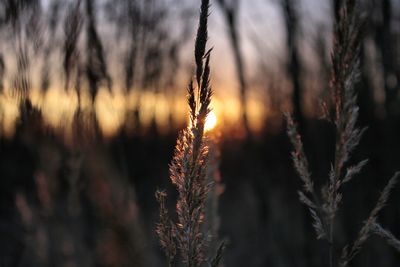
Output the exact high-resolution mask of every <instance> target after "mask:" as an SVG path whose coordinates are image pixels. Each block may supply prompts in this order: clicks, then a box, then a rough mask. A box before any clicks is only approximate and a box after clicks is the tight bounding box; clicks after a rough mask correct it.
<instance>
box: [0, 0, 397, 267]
mask: <svg viewBox="0 0 400 267" xmlns="http://www.w3.org/2000/svg"><path fill="white" fill-rule="evenodd" d="M371 1H372V0H371ZM44 2H46V5H45V4H44ZM392 2H393V1H391V0H382V5H380V4H377V3H376V1H372V2H371V3H372V4H371V5H372V7H375V6H377V7H378V6H379V7H381V9H382V14H384V15H385V16H389V15H390V18H387V17H385V16H383V17H382V21H381V24H382V25H380V24H379V25H380V26H381V27H380V28H379V27H378V26H376V28H377V29H375V30H376V31H377V33H374V34H376V36H374V38H375V39H374V42H375V44H374V45H373V48H374V49H375V50H374V49H372V50H371V47H370V46H371V44H370V43H371V42H372V41H371V39H373V38H372V37H371V36H373V34H372V33H371V32H369V31H371V27H372V26H371V24H373V23H372V22H371V21H369V17H368V16H366V15H364V12H365V10H366V9H367V8H365V6H368V5H366V3H364V2H363V1H355V0H342V1H340V0H334V1H332V3H331V5H332V9H333V12H332V13H333V14H332V18H333V21H334V23H333V29H332V36H333V44H332V51H331V53H330V62H328V61H329V60H328V59H327V58H325V56H326V55H324V54H328V53H326V49H327V48H328V47H330V46H329V45H327V44H326V43H325V42H327V40H330V39H329V38H324V36H317V37H315V38H317V39H318V47H317V48H316V49H317V50H318V51H317V52H316V53H317V54H318V55H317V58H316V61H318V62H319V64H320V65H321V66H320V67H321V68H320V70H318V71H319V72H318V75H319V76H321V77H322V78H321V79H322V80H323V81H322V82H321V83H319V84H318V85H317V87H318V88H319V90H318V91H317V93H315V95H317V96H316V97H315V98H316V99H318V101H320V102H322V103H323V104H322V105H321V106H322V113H323V116H322V117H323V119H322V120H317V119H315V118H314V117H313V116H314V114H308V113H307V112H306V109H307V108H309V107H308V106H310V105H313V104H312V103H311V104H310V103H307V101H305V99H306V96H307V95H306V94H310V92H309V91H307V86H306V84H305V81H308V80H310V79H309V77H304V76H306V75H307V71H308V69H307V67H308V66H306V64H305V60H304V57H307V56H308V54H307V53H308V52H304V53H303V50H302V47H303V46H302V45H304V44H303V43H301V41H304V40H302V35H301V33H302V25H301V23H300V21H301V19H302V13H301V4H298V2H297V1H295V0H281V1H278V2H276V3H275V2H274V4H273V5H275V8H276V10H278V11H275V12H277V13H282V14H280V15H281V17H282V18H283V19H282V25H281V26H282V29H283V30H284V31H285V33H286V40H285V41H284V42H283V44H284V45H283V46H284V50H285V53H284V54H285V56H278V57H277V58H280V57H282V58H285V59H280V60H282V62H279V63H276V65H273V64H272V63H271V65H269V64H270V62H269V59H270V58H269V57H265V58H263V56H261V55H262V53H259V54H257V55H258V57H259V58H258V59H257V60H259V61H260V62H252V63H253V64H254V65H256V69H257V71H258V72H260V74H258V75H259V76H260V77H257V78H254V77H252V76H251V75H252V74H251V73H250V71H247V70H248V69H249V70H250V69H251V68H249V66H248V64H247V63H249V62H246V57H245V55H246V53H244V52H245V51H244V50H243V49H244V48H245V47H246V49H248V46H249V45H248V44H247V45H246V46H245V45H243V44H244V42H243V39H244V38H247V37H248V36H246V35H245V34H242V30H243V29H241V27H240V25H241V24H240V23H239V22H240V18H241V12H243V10H244V9H241V8H243V6H244V5H245V4H246V5H252V3H251V1H239V0H230V1H229V0H215V1H214V2H212V1H210V0H201V1H193V2H190V1H180V0H146V1H141V0H118V1H108V0H105V1H96V0H70V1H61V0H52V1H41V0H0V39H1V40H4V45H3V43H2V45H0V104H2V105H3V106H0V126H1V127H2V128H1V129H0V134H1V136H0V177H1V179H2V180H1V182H0V267H3V266H4V267H9V266H10V267H11V266H22V267H25V266H27V267H36V266H65V267H73V266H101V267H125V266H139V267H140V266H146V267H147V266H170V267H172V266H186V267H200V266H211V267H220V266H277V267H288V266H290V267H292V266H298V267H310V266H311V267H317V266H329V267H339V266H340V267H345V266H367V265H368V264H370V265H377V266H385V267H386V266H388V267H390V266H398V265H399V262H400V253H399V252H400V240H399V239H398V238H399V235H400V232H399V230H398V227H396V226H398V225H399V218H400V217H399V214H400V212H399V209H398V205H396V204H397V203H398V200H399V194H396V191H395V190H396V188H397V187H396V185H397V183H398V181H399V179H400V172H397V173H395V174H394V175H393V176H392V178H391V179H389V181H388V182H386V179H385V178H384V177H386V176H387V175H389V174H388V173H393V171H394V170H396V169H399V168H400V166H399V162H398V156H397V154H398V150H399V149H400V145H399V142H398V134H400V128H399V125H400V123H399V122H400V112H399V110H398V108H396V105H398V104H399V102H400V101H399V99H400V98H399V95H400V88H399V84H400V82H399V81H400V75H399V72H398V69H400V63H399V62H395V60H394V59H396V55H398V54H396V53H399V51H398V48H397V50H396V47H395V45H391V43H394V44H397V43H398V42H397V43H395V41H396V40H397V39H396V38H395V37H393V36H395V34H396V33H397V32H396V31H394V30H393V29H392V30H390V29H389V30H387V29H386V28H385V27H389V26H390V25H392V24H393V25H397V24H395V22H399V21H398V19H397V20H396V18H392V17H391V15H392V14H394V13H395V11H396V8H399V7H396V6H395V5H394V6H392V4H391V3H392ZM363 4H364V5H363ZM44 6H46V7H44ZM178 7H179V8H182V10H183V11H182V12H181V13H179V16H178V15H176V14H178V13H177V12H178V11H177V10H179V8H178ZM210 7H213V8H210ZM198 9H199V14H198V13H197V12H196V11H197V10H198ZM211 11H212V12H211ZM218 12H220V14H219V13H218ZM211 13H212V15H213V16H214V14H219V15H220V16H222V20H221V21H222V22H223V23H224V25H225V26H226V27H225V28H224V30H226V33H227V36H226V37H227V38H228V42H227V43H228V44H229V45H230V48H231V50H232V51H231V52H232V60H233V64H234V66H233V67H234V68H233V69H234V75H233V76H232V77H230V79H231V81H230V82H232V84H235V82H236V83H237V89H238V103H239V104H238V105H237V106H234V108H235V109H238V110H239V112H238V114H240V115H239V117H240V119H239V120H238V121H237V122H236V125H235V127H234V129H233V128H228V127H226V129H223V130H224V132H223V133H222V135H221V133H220V132H219V130H220V129H214V130H210V131H206V129H205V124H206V120H207V116H208V115H209V114H210V112H211V110H212V108H211V106H212V103H213V102H212V100H215V96H214V89H212V86H211V83H212V81H211V73H213V74H214V65H213V64H212V63H213V61H212V60H211V55H212V58H213V59H216V60H215V61H217V60H219V56H221V55H219V54H218V53H216V52H215V50H217V49H215V50H213V49H212V48H210V45H208V39H209V31H210V30H212V29H213V28H214V27H216V25H214V24H211V23H210V22H211V21H212V20H210V21H209V18H210V15H211ZM193 14H196V18H197V15H198V27H197V34H196V38H195V40H194V65H193V66H192V65H190V64H187V65H186V63H184V62H183V60H182V55H181V53H183V52H182V51H184V47H185V45H186V44H187V43H188V40H190V39H191V36H192V35H195V34H192V32H194V31H193V29H195V28H194V26H193V25H192V23H191V22H192V19H191V18H192V17H193ZM242 23H243V22H242ZM216 24H217V23H216ZM103 26H105V27H103ZM192 28H193V29H192ZM379 30H381V31H379ZM329 33H330V32H329ZM256 34H259V35H262V36H264V33H260V32H257V33H256ZM380 34H381V35H382V36H381V35H380ZM221 36H222V35H221ZM397 37H398V36H397ZM262 38H263V39H266V37H262ZM313 38H314V37H313ZM382 40H383V41H382ZM399 40H400V38H399ZM264 41H266V42H269V41H270V40H269V39H268V40H264ZM392 41H393V42H392ZM271 42H272V41H271ZM388 43H390V44H388ZM218 44H219V43H218ZM256 45H257V46H258V47H261V49H262V43H257V44H256ZM392 46H393V47H392ZM181 50H182V51H181ZM377 50H379V51H380V56H381V58H379V56H377V57H378V58H379V60H376V61H374V62H373V63H371V62H372V61H373V60H372V59H371V57H372V56H371V55H369V53H370V51H374V53H377V52H376V51H377ZM389 51H392V52H389ZM391 53H392V54H391ZM305 54H307V55H305ZM271 57H272V56H271ZM374 59H375V58H374ZM391 59H392V60H391ZM215 61H214V62H215ZM397 61H398V57H397ZM373 64H375V65H373ZM380 64H381V65H382V66H380ZM396 64H397V65H396ZM216 65H217V64H216ZM211 66H213V67H211ZM377 66H380V69H381V72H382V73H381V74H380V75H381V76H382V77H381V76H380V75H378V74H376V75H375V73H373V70H375V69H378V68H379V67H377ZM275 68H276V69H277V70H278V71H277V72H278V74H277V75H275V74H274V73H273V72H272V71H271V69H275ZM374 68H375V69H374ZM396 68H397V69H396ZM211 70H213V71H211ZM328 70H329V71H328ZM223 71H225V70H223ZM248 72H249V73H248ZM323 72H325V73H323ZM370 72H372V73H373V74H374V75H372V76H373V78H374V79H375V80H378V81H380V82H381V83H383V84H381V85H382V88H381V89H382V90H381V91H379V92H375V93H374V91H373V86H375V85H376V84H377V83H378V82H377V81H375V80H374V81H370V80H373V79H372V78H369V77H368V74H369V73H370ZM187 73H189V74H188V75H186V74H187ZM181 76H184V77H185V78H187V76H190V77H191V78H190V82H189V83H188V85H187V90H186V93H187V99H186V109H180V110H187V111H188V114H187V113H184V112H183V111H182V114H176V113H177V111H176V110H179V109H174V108H172V107H174V106H177V104H176V103H177V102H174V101H173V99H174V98H175V97H176V96H182V95H184V93H185V91H184V90H182V89H181V87H180V80H182V79H181ZM328 76H330V78H327V77H328ZM375 76H377V77H378V78H376V77H375ZM213 77H214V75H213ZM186 80H187V79H185V81H186ZM233 80H234V81H235V82H233ZM254 80H257V82H261V83H262V84H263V86H264V87H268V89H265V92H264V93H265V95H267V97H266V98H268V101H269V102H268V103H270V104H271V105H270V106H271V107H270V113H271V114H273V115H271V117H270V118H271V121H267V122H265V123H263V125H264V131H263V132H260V133H253V132H252V129H251V127H250V121H251V115H250V113H248V111H249V110H251V108H249V107H251V105H250V104H249V103H250V96H251V93H252V91H251V90H252V86H253V83H254ZM311 80H312V79H311ZM266 84H268V86H267V85H266ZM368 86H369V87H368ZM54 87H59V88H58V89H59V91H63V94H59V95H56V96H53V98H47V96H48V95H51V92H50V91H52V90H53V91H54ZM116 88H118V90H116ZM213 88H214V86H213ZM288 88H290V90H288ZM328 88H329V90H328ZM117 92H118V93H117ZM288 92H289V93H288ZM380 93H381V94H384V95H385V96H386V98H385V99H384V101H381V102H380V104H377V102H379V101H378V100H376V99H374V97H376V96H379V94H380ZM101 94H106V95H108V96H109V97H110V99H112V98H113V97H115V98H116V97H117V96H118V94H119V96H120V97H121V99H123V100H120V101H119V102H118V101H117V102H118V103H119V104H121V103H123V104H121V105H122V106H123V108H122V109H123V111H122V112H121V114H120V116H119V117H118V116H117V115H115V114H117V113H118V112H117V111H116V110H117V109H118V103H117V104H115V103H114V102H113V103H114V104H115V105H114V104H110V105H109V106H107V108H109V109H110V110H111V112H110V113H111V114H113V115H115V116H111V117H107V119H108V122H110V121H111V122H114V121H115V120H119V121H120V124H118V126H117V127H116V129H115V130H114V132H113V135H111V136H107V135H106V134H105V131H103V128H102V125H101V118H102V117H101V115H100V114H99V112H98V109H97V105H99V98H100V97H99V96H100V95H101ZM228 94H232V92H230V91H229V92H228ZM67 95H68V96H71V98H69V100H67V102H62V101H60V99H58V98H60V96H67ZM146 95H152V96H154V97H158V96H160V95H163V96H164V97H165V99H168V101H169V104H170V106H171V107H169V108H165V107H164V109H162V108H160V106H158V105H159V103H158V102H156V101H153V100H154V99H153V100H152V101H153V102H154V103H153V105H154V107H153V108H154V110H152V111H149V109H145V107H144V106H145V105H143V102H145V100H146ZM371 95H374V96H371ZM132 96H134V97H132ZM48 99H50V101H49V100H48ZM143 99H145V100H143ZM46 101H48V102H50V104H49V103H48V102H47V105H50V106H51V108H50V109H49V110H50V111H49V110H47V112H48V113H50V115H52V114H51V113H57V112H59V114H61V115H60V116H59V117H58V120H57V121H56V123H55V124H56V125H54V124H53V125H52V126H50V125H49V122H48V121H46V118H45V110H44V107H45V106H46ZM68 101H69V102H68ZM152 101H149V102H152ZM261 101H266V100H265V99H262V100H261ZM120 102H121V103H120ZM222 102H223V101H222ZM59 103H66V104H65V105H66V106H68V107H69V108H70V110H69V111H71V112H72V113H73V114H72V115H71V114H69V113H67V112H61V111H59V109H61V107H60V106H58V105H59ZM132 103H133V104H132ZM379 105H383V106H379ZM71 106H74V107H73V108H71ZM286 107H289V108H290V109H291V110H292V113H293V115H291V114H289V113H287V114H285V115H286V122H287V129H286V131H285V129H284V127H280V124H282V121H283V122H284V119H283V117H284V116H282V114H281V109H286ZM370 107H373V108H375V111H373V112H370V110H369V109H370ZM230 108H231V107H230ZM156 109H158V110H161V113H163V114H162V115H163V117H162V118H164V121H163V123H164V124H166V125H168V127H169V128H168V131H165V132H163V131H162V130H163V129H162V127H160V126H159V125H158V123H159V121H158V118H157V116H156V113H157V112H156ZM310 109H312V108H310ZM10 110H11V111H12V113H13V114H14V117H13V119H10V118H9V117H7V116H8V115H7V114H9V113H7V112H10ZM165 110H168V112H169V114H164V113H165V112H164V111H165ZM382 110H383V111H382ZM113 112H114V113H113ZM159 113H160V112H159ZM276 114H278V115H276ZM382 114H383V115H382ZM174 115H179V116H182V117H188V120H187V124H188V125H187V126H186V127H184V126H182V123H180V124H177V123H176V122H174V119H173V116H174ZM269 115H270V114H269ZM47 116H48V115H47ZM146 116H147V117H149V118H150V119H149V121H150V124H149V125H147V126H148V127H144V126H143V125H142V124H143V123H142V122H143V117H146ZM272 117H273V118H272ZM103 119H104V118H103ZM272 124H273V125H274V126H275V127H270V125H272ZM6 125H12V127H11V128H12V131H10V132H11V134H6V133H7V131H8V130H7V129H8V128H7V129H6ZM359 125H366V126H368V127H369V128H368V129H367V127H366V128H362V127H360V126H359ZM183 127H184V129H183V130H181V131H180V134H179V135H178V136H177V134H176V133H177V131H178V130H177V129H178V128H179V129H182V128H183ZM11 128H10V129H11ZM221 128H222V127H221ZM236 133H238V134H237V135H236ZM237 136H240V138H236V137H237ZM288 137H289V138H288ZM289 141H290V143H291V145H292V147H294V149H293V151H292V153H291V154H290V152H289V150H290V149H291V148H290V144H289ZM303 142H304V143H303ZM363 142H364V143H363ZM375 143H376V144H375ZM290 155H291V158H290ZM367 155H368V156H367ZM171 156H172V160H171ZM366 157H368V158H369V159H365V158H366ZM168 162H170V164H169V165H168ZM294 172H295V173H294ZM378 175H379V176H378ZM296 176H297V177H299V178H300V180H299V179H295V178H296ZM357 176H359V178H357V179H356V177H357ZM221 177H222V179H223V184H224V185H222V181H221ZM320 177H325V178H323V179H320ZM381 177H382V178H381ZM168 178H169V179H168ZM382 180H385V184H386V185H385V186H383V185H382ZM298 182H300V183H301V186H302V187H301V189H300V190H299V191H298V195H295V192H296V188H299V183H298ZM160 187H163V188H166V189H165V190H158V188H160ZM375 188H383V190H382V191H381V192H380V194H379V196H378V197H376V195H377V194H376V192H375V191H374V190H375ZM154 192H156V193H155V198H154ZM167 192H168V194H167ZM298 199H300V203H301V204H304V206H305V207H306V209H304V210H303V209H299V207H300V205H301V204H299V202H298ZM376 199H377V200H376ZM385 207H386V208H385ZM383 208H385V210H383ZM349 210H350V211H349ZM368 212H369V215H368V216H367V217H366V214H368ZM360 218H361V219H360ZM364 218H366V219H365V220H364V221H363V219H364ZM310 221H311V224H310ZM309 225H311V226H310V227H309V228H308V226H309ZM389 229H390V230H389ZM312 231H314V232H315V234H316V237H317V239H318V242H321V244H322V245H321V246H320V245H319V244H320V243H317V244H315V243H316V242H314V238H312V235H311V234H310V233H311V232H312ZM221 237H223V239H221ZM369 240H373V241H376V242H368V241H369ZM384 243H386V244H388V245H389V246H384V245H383V244H384ZM367 254H371V255H373V256H372V258H371V257H368V255H367ZM366 263H367V264H366Z"/></svg>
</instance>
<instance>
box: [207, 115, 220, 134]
mask: <svg viewBox="0 0 400 267" xmlns="http://www.w3.org/2000/svg"><path fill="white" fill-rule="evenodd" d="M217 122H218V120H217V116H216V115H215V112H214V111H213V110H211V111H210V113H209V114H208V116H207V118H206V122H205V124H204V130H205V131H206V132H208V131H211V130H212V129H214V128H215V126H216V125H217Z"/></svg>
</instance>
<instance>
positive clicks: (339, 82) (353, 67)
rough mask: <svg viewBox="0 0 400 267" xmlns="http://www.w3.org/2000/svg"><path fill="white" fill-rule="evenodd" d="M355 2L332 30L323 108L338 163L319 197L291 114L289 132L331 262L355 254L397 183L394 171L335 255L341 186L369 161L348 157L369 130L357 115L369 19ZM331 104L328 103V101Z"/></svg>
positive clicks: (345, 6) (306, 200) (304, 195)
mask: <svg viewBox="0 0 400 267" xmlns="http://www.w3.org/2000/svg"><path fill="white" fill-rule="evenodd" d="M356 10H357V9H356V1H355V0H348V1H342V3H341V6H340V11H339V14H338V17H337V18H336V21H335V28H334V45H333V51H332V54H331V61H332V77H331V102H332V104H333V105H334V108H333V111H329V110H327V109H326V110H324V112H325V114H324V115H325V118H326V119H327V120H328V121H330V122H331V123H333V125H334V126H335V128H336V132H335V134H336V145H335V155H334V161H333V162H332V164H331V170H330V172H329V175H328V182H327V184H326V185H325V186H324V187H323V188H322V190H321V194H320V195H319V194H318V193H317V192H316V190H315V188H314V183H313V181H312V178H311V172H310V170H309V165H308V160H307V157H306V154H305V152H304V149H303V143H302V141H301V136H300V134H299V133H298V130H297V126H296V124H295V123H294V121H293V119H292V118H291V116H290V115H288V116H287V125H288V135H289V138H290V140H291V142H292V144H293V146H294V148H295V150H294V151H293V152H292V158H293V162H294V167H295V169H296V171H297V173H298V175H299V176H300V178H301V180H302V181H303V184H304V187H303V190H301V191H299V198H300V201H301V202H302V203H303V204H305V205H306V206H307V207H308V209H309V210H310V213H311V216H312V218H313V221H314V222H313V226H314V228H315V231H316V233H317V238H318V239H325V240H326V241H327V242H328V244H329V259H328V262H329V266H330V267H333V266H337V265H339V266H347V265H348V263H349V262H350V261H351V260H352V259H353V258H354V256H356V255H357V253H358V252H359V251H360V249H361V247H362V245H363V244H364V242H365V241H366V240H367V238H368V237H369V236H370V233H371V231H372V230H373V226H374V224H375V222H376V218H377V216H378V213H379V212H380V210H381V209H382V208H383V207H384V206H385V204H386V202H387V200H388V198H389V195H390V192H391V190H392V188H393V187H394V185H395V183H396V182H397V178H398V176H399V175H398V174H395V175H394V176H393V177H392V178H391V179H390V181H389V183H388V184H387V186H386V187H385V189H384V191H383V192H382V194H381V196H380V198H379V200H378V202H377V204H376V206H375V208H374V209H373V210H372V212H371V214H370V216H369V218H368V219H367V221H365V223H364V225H363V227H362V228H361V230H360V232H359V235H358V237H357V239H356V240H355V241H354V243H353V244H352V245H348V246H345V247H344V249H343V250H342V254H341V256H340V260H339V261H338V255H336V254H335V251H336V242H335V239H334V236H335V219H336V214H337V211H338V209H339V206H340V204H341V202H342V193H341V189H342V186H343V185H344V184H345V183H347V182H349V181H350V180H351V179H352V178H353V177H354V176H355V175H356V174H358V173H359V172H360V171H361V170H362V168H363V167H364V166H365V165H366V164H367V162H368V160H363V161H360V162H358V163H356V164H355V165H349V161H350V157H351V154H352V153H353V151H354V150H355V148H356V147H357V146H358V144H359V142H360V139H361V137H362V135H363V133H364V131H365V128H363V129H360V128H358V127H357V126H356V124H357V121H358V116H359V107H358V105H357V95H356V92H355V85H356V82H357V80H358V77H359V52H360V44H361V41H362V31H363V27H364V22H365V20H364V19H363V18H362V16H361V15H360V14H359V13H358V12H357V11H356ZM324 106H327V105H324Z"/></svg>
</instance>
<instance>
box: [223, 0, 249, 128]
mask: <svg viewBox="0 0 400 267" xmlns="http://www.w3.org/2000/svg"><path fill="white" fill-rule="evenodd" d="M217 3H218V4H219V6H220V8H221V10H222V13H223V15H224V17H225V21H226V24H227V26H228V33H229V38H230V43H231V47H232V50H233V56H234V60H235V66H236V75H237V78H238V80H239V89H240V102H241V108H242V120H243V125H244V128H245V131H246V134H247V135H250V134H251V131H250V126H249V119H248V115H247V109H246V105H247V91H248V89H247V87H248V86H247V83H246V74H245V65H244V58H243V55H242V52H241V47H240V35H239V30H238V14H239V8H240V5H239V0H231V1H227V0H217Z"/></svg>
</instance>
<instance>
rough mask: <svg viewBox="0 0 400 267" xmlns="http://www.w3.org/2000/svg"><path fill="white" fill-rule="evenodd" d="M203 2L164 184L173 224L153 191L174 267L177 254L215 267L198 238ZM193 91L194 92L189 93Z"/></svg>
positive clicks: (206, 90) (204, 190)
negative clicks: (170, 188)
mask: <svg viewBox="0 0 400 267" xmlns="http://www.w3.org/2000/svg"><path fill="white" fill-rule="evenodd" d="M208 15H209V0H202V2H201V11H200V19H199V27H198V31H197V37H196V42H195V61H196V78H195V79H196V83H195V85H194V84H193V82H190V83H189V85H188V105H189V110H190V123H189V125H188V127H187V128H186V129H185V130H183V131H182V133H181V134H180V136H179V137H178V140H177V144H176V147H175V152H174V157H173V159H172V162H171V164H170V179H171V182H172V183H173V184H174V185H175V186H176V188H177V190H178V200H177V204H176V213H177V222H173V221H171V220H170V218H169V215H168V210H167V207H166V197H167V195H166V193H165V192H160V191H158V192H157V193H156V198H157V200H158V202H159V204H160V221H159V223H158V224H157V227H156V232H157V234H158V237H159V240H160V244H161V246H162V248H163V249H164V252H165V255H166V257H167V261H168V266H174V264H175V262H176V256H177V251H179V252H180V257H181V261H182V262H183V264H184V266H187V267H196V266H201V265H202V264H204V263H205V262H208V263H209V264H210V265H211V266H219V261H220V259H221V254H222V247H223V245H221V247H220V248H219V249H218V251H217V255H216V256H215V258H214V259H211V260H210V259H207V257H206V251H205V250H206V243H207V237H206V236H205V235H204V231H203V224H204V220H205V206H206V200H207V196H208V194H209V192H210V189H211V187H212V183H209V182H208V181H207V168H208V164H209V163H208V157H209V147H208V144H207V137H206V136H205V133H204V124H205V120H206V117H207V115H208V113H209V112H210V102H211V96H212V90H211V87H210V52H211V49H210V50H208V51H207V48H206V47H207V39H208V32H207V23H208ZM195 87H197V89H195Z"/></svg>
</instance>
